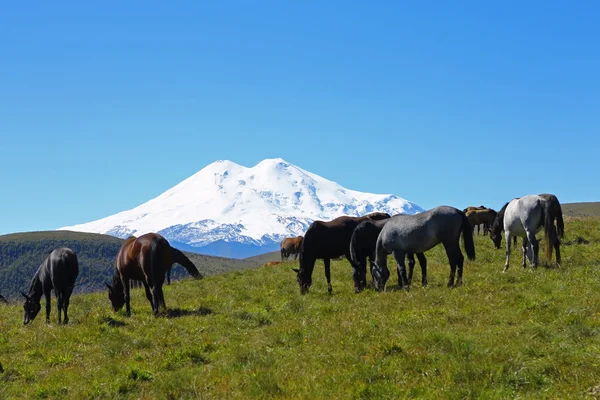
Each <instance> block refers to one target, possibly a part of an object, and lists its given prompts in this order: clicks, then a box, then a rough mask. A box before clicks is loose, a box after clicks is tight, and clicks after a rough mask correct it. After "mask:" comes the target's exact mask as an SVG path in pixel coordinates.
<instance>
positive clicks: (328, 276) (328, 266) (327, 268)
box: [323, 258, 333, 294]
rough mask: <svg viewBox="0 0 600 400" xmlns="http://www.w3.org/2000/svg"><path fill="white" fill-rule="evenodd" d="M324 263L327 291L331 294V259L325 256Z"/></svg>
mask: <svg viewBox="0 0 600 400" xmlns="http://www.w3.org/2000/svg"><path fill="white" fill-rule="evenodd" d="M323 263H324V264H325V278H326V279H327V292H328V293H329V294H331V292H333V288H332V287H331V260H330V259H329V258H324V259H323Z"/></svg>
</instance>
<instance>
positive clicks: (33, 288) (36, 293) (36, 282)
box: [27, 267, 44, 302]
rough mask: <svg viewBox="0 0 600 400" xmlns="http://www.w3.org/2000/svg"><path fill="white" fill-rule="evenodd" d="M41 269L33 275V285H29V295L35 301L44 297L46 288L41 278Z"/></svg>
mask: <svg viewBox="0 0 600 400" xmlns="http://www.w3.org/2000/svg"><path fill="white" fill-rule="evenodd" d="M40 270H41V267H40V269H39V270H38V271H37V272H36V273H35V275H34V276H33V279H32V280H31V285H30V286H29V293H27V295H28V296H29V297H30V298H31V299H33V300H35V301H38V302H39V301H40V299H41V298H42V294H43V293H44V290H43V288H42V281H41V280H40Z"/></svg>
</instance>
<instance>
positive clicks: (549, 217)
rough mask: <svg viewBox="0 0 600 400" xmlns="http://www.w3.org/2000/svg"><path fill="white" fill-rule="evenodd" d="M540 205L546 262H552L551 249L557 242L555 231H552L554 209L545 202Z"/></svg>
mask: <svg viewBox="0 0 600 400" xmlns="http://www.w3.org/2000/svg"><path fill="white" fill-rule="evenodd" d="M540 204H541V205H542V213H543V215H544V239H545V242H546V243H545V245H544V246H545V249H546V258H547V259H548V261H552V247H553V245H554V242H555V241H556V240H558V238H557V237H556V230H555V229H554V218H555V217H556V215H555V209H554V207H553V205H552V204H551V203H546V202H545V201H541V202H540Z"/></svg>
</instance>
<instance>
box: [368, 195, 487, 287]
mask: <svg viewBox="0 0 600 400" xmlns="http://www.w3.org/2000/svg"><path fill="white" fill-rule="evenodd" d="M461 233H462V236H463V239H464V247H465V251H466V253H467V257H468V258H469V260H474V259H475V245H474V243H473V231H472V229H471V224H470V223H469V220H468V219H467V216H466V215H465V213H464V212H462V211H460V210H458V209H456V208H454V207H448V206H439V207H435V208H432V209H431V210H427V211H425V212H422V213H420V214H415V215H395V216H393V217H392V218H391V219H390V220H389V221H388V223H387V224H385V226H384V227H383V229H382V230H381V233H380V234H379V237H378V238H377V245H376V249H375V261H374V262H372V263H371V264H372V273H373V280H374V283H375V288H376V289H377V290H383V289H384V288H385V283H386V282H387V280H388V279H389V277H390V271H389V270H388V268H387V255H388V254H390V253H392V254H393V255H394V258H395V259H396V263H397V268H398V276H399V280H401V282H399V285H400V286H401V287H402V285H404V288H405V289H407V290H408V288H409V286H410V281H409V280H408V277H407V276H406V269H405V266H404V256H405V254H406V253H415V254H419V253H425V252H426V251H427V250H429V249H431V248H433V247H435V246H436V245H437V244H439V243H442V244H443V246H444V249H445V250H446V255H447V256H448V261H449V262H450V279H449V280H448V287H454V286H455V283H454V276H455V273H456V270H457V268H458V278H457V279H456V285H461V284H462V271H463V262H464V259H465V258H464V256H463V254H462V252H461V251H460V235H461Z"/></svg>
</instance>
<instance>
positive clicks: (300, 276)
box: [292, 268, 312, 294]
mask: <svg viewBox="0 0 600 400" xmlns="http://www.w3.org/2000/svg"><path fill="white" fill-rule="evenodd" d="M292 270H293V271H294V272H295V273H296V281H297V282H298V285H299V286H300V294H306V293H308V289H309V288H310V286H311V285H312V278H311V277H309V276H306V273H305V270H304V269H303V268H300V269H296V268H292Z"/></svg>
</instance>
